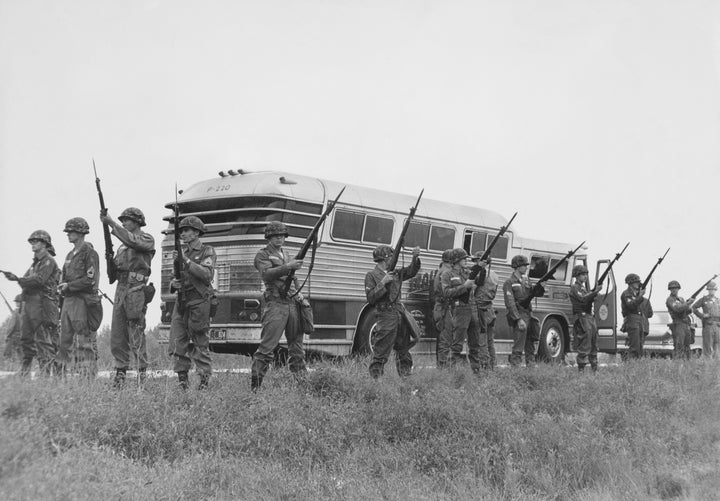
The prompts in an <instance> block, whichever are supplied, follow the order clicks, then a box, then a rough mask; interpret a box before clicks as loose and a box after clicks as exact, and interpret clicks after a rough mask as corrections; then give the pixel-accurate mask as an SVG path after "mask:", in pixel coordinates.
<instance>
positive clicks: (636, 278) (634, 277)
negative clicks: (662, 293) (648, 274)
mask: <svg viewBox="0 0 720 501" xmlns="http://www.w3.org/2000/svg"><path fill="white" fill-rule="evenodd" d="M635 282H641V280H640V276H639V275H637V274H635V273H630V274H628V276H626V277H625V283H626V284H628V285H630V284H634V283H635Z"/></svg>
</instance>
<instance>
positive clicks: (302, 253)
mask: <svg viewBox="0 0 720 501" xmlns="http://www.w3.org/2000/svg"><path fill="white" fill-rule="evenodd" d="M345 188H346V186H343V188H342V190H340V193H338V195H337V196H336V197H335V200H333V201H332V202H330V203H328V204H327V207H325V211H324V212H323V213H322V215H321V216H320V218H319V219H318V220H317V221H316V222H315V226H313V228H312V230H311V231H310V234H309V235H308V236H307V238H306V239H305V241H304V242H303V244H302V246H301V247H300V250H299V251H298V253H297V254H296V255H295V259H296V260H301V259H305V255H306V254H307V253H308V251H309V250H310V246H311V245H312V243H313V240H315V239H316V237H317V234H318V232H319V231H320V226H322V224H323V223H324V222H325V219H327V217H328V216H329V215H330V213H331V212H332V211H333V209H334V208H335V204H337V202H338V200H340V196H341V195H342V194H343V192H344V191H345ZM309 274H310V271H309V270H308V276H309ZM294 278H295V270H290V273H288V274H287V277H286V278H285V285H284V291H285V294H287V293H288V291H289V290H290V286H291V285H292V282H293V280H294ZM298 292H300V290H298V291H297V292H296V293H295V294H297V293H298Z"/></svg>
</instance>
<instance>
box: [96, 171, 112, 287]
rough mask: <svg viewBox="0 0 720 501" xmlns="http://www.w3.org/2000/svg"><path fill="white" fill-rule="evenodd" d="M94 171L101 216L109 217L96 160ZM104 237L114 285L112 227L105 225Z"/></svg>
mask: <svg viewBox="0 0 720 501" xmlns="http://www.w3.org/2000/svg"><path fill="white" fill-rule="evenodd" d="M92 163H93V171H94V172H95V187H96V188H97V192H98V198H99V199H100V214H101V215H103V216H107V207H105V197H103V192H102V188H100V178H99V177H98V175H97V169H96V168H95V159H94V158H93V159H92ZM103 237H104V239H105V262H106V263H107V274H108V280H109V281H110V283H111V284H112V283H113V282H115V279H116V278H117V270H116V269H115V261H114V260H113V257H114V256H115V252H114V251H113V244H112V238H111V237H110V227H109V226H108V225H107V224H105V223H103Z"/></svg>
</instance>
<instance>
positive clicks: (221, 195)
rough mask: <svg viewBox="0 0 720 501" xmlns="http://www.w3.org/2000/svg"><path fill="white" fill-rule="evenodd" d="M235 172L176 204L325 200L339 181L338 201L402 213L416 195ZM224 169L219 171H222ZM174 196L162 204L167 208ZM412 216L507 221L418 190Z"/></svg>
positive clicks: (564, 247)
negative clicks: (266, 198) (243, 199)
mask: <svg viewBox="0 0 720 501" xmlns="http://www.w3.org/2000/svg"><path fill="white" fill-rule="evenodd" d="M229 172H231V173H232V172H235V174H225V173H221V174H220V176H218V177H216V178H212V179H207V180H204V181H200V182H198V183H195V184H193V185H192V186H190V187H189V188H187V189H186V190H184V191H183V192H182V194H181V195H180V196H179V197H178V202H179V203H180V204H182V203H184V202H185V203H187V202H193V201H198V200H208V199H217V200H222V199H232V198H236V197H243V196H271V197H282V198H290V199H293V200H300V201H304V202H310V203H317V204H323V205H324V204H325V203H327V201H328V200H332V199H334V198H335V197H336V196H337V194H338V193H339V192H340V190H341V189H342V188H343V186H345V187H346V189H345V192H344V193H343V195H342V197H341V198H340V200H339V201H338V206H343V207H349V208H352V207H357V208H362V209H366V210H372V209H377V210H381V211H383V212H392V213H396V214H407V213H408V212H409V210H410V208H411V207H412V206H414V205H415V202H416V200H417V196H411V195H404V194H402V193H394V192H389V191H384V190H378V189H375V188H367V187H364V186H356V185H349V184H343V183H339V182H337V181H330V180H325V179H319V178H315V177H309V176H303V175H300V174H293V173H288V172H280V171H259V172H247V171H242V170H240V171H229ZM223 174H224V175H223ZM174 203H175V202H174V201H173V202H170V203H168V204H167V205H166V207H167V208H172V207H173V205H174ZM415 217H416V219H420V220H428V221H439V222H441V221H448V222H452V223H456V224H464V225H467V226H469V227H475V228H492V229H499V228H500V227H501V226H504V225H505V224H507V221H508V220H507V219H506V218H504V217H503V216H502V215H500V214H498V213H497V212H493V211H491V210H488V209H481V208H478V207H471V206H468V205H460V204H454V203H449V202H441V201H437V200H432V199H430V198H425V197H424V196H423V198H422V200H421V201H420V205H419V206H418V209H417V212H416V214H415ZM509 231H510V232H512V233H513V234H514V235H513V247H514V248H520V249H528V250H531V249H532V250H546V251H551V252H562V253H564V252H567V251H568V250H571V248H574V247H575V246H573V245H570V244H565V243H559V242H548V241H545V240H531V239H523V238H520V237H518V235H517V234H516V233H515V232H514V231H512V228H511V229H510V230H509Z"/></svg>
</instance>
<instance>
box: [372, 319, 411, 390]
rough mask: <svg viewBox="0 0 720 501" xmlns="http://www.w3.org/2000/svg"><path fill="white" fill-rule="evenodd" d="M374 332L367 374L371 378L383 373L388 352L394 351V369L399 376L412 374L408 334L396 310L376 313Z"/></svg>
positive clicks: (388, 355) (388, 356)
mask: <svg viewBox="0 0 720 501" xmlns="http://www.w3.org/2000/svg"><path fill="white" fill-rule="evenodd" d="M376 319H377V324H376V332H375V335H374V336H373V338H372V340H371V341H372V351H373V358H372V361H371V362H370V367H369V372H370V375H371V376H372V377H373V378H378V377H380V376H382V375H383V374H384V373H385V364H386V363H387V361H388V359H389V358H390V352H391V351H392V350H393V349H394V350H395V368H396V370H397V372H398V374H399V375H400V376H409V375H410V374H411V373H412V366H413V359H412V355H411V354H410V333H409V331H408V329H407V327H405V324H404V323H403V321H402V315H401V313H400V312H399V311H397V309H395V308H389V309H386V310H382V311H380V310H378V311H377V317H376Z"/></svg>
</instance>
